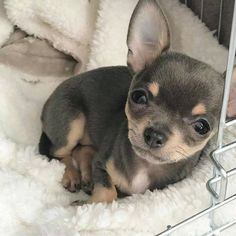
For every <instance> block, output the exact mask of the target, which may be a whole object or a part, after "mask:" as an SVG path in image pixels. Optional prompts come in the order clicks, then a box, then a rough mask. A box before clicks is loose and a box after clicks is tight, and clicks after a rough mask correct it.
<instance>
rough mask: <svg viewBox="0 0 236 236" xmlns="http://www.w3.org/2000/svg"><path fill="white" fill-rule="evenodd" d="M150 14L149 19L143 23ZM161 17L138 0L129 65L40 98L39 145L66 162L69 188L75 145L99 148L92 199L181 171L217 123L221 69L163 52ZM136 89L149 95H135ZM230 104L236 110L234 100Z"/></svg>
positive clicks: (161, 183)
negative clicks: (202, 125)
mask: <svg viewBox="0 0 236 236" xmlns="http://www.w3.org/2000/svg"><path fill="white" fill-rule="evenodd" d="M153 7H154V8H153ZM153 9H155V10H154V11H153ZM160 18H161V19H160ZM150 19H152V20H154V22H153V23H152V24H149V25H148V27H146V26H147V23H148V22H150ZM142 20H144V22H143V21H142ZM145 20H146V21H147V22H146V24H145ZM159 20H160V22H161V23H160V24H158V22H159ZM140 22H141V23H140ZM166 22H167V21H166V20H165V17H164V15H163V14H162V11H161V9H160V8H159V6H158V5H157V3H156V1H154V0H140V2H139V4H138V5H137V7H136V9H135V11H134V13H133V16H132V18H131V22H130V26H129V27H130V29H129V33H128V40H127V42H128V47H129V51H128V56H127V58H128V65H129V69H128V68H127V67H105V68H100V69H96V70H93V71H90V72H87V73H84V74H81V75H79V76H76V77H74V78H71V79H69V80H67V81H65V82H64V83H62V84H61V85H60V86H59V87H58V88H57V89H56V90H55V91H54V93H53V94H52V95H51V96H50V98H49V99H48V101H47V103H46V104H45V106H44V109H43V113H42V124H43V134H42V137H41V142H40V143H41V145H40V152H41V153H42V154H46V155H50V156H54V157H56V158H59V159H61V160H62V161H63V163H65V164H66V165H68V166H67V167H68V168H66V171H67V170H69V171H70V172H73V175H70V173H65V175H64V176H66V177H68V176H71V179H69V181H67V180H68V179H66V181H65V182H66V183H67V184H65V185H64V186H65V187H66V188H68V189H69V190H71V191H75V185H76V186H77V184H76V181H75V180H77V179H78V176H75V175H74V173H78V175H79V172H78V171H77V172H75V170H76V168H77V165H72V164H73V163H74V162H73V157H72V156H73V155H72V152H73V150H74V149H76V148H77V147H81V148H82V147H83V146H88V145H89V146H91V147H92V149H93V150H96V151H97V153H96V154H95V157H94V161H93V171H92V172H93V173H92V175H93V178H92V179H93V183H94V191H93V193H92V196H91V199H90V200H89V202H98V201H106V202H111V201H112V200H114V199H115V198H116V197H117V190H118V191H120V192H122V193H125V194H133V193H143V192H144V191H145V190H147V189H151V190H152V189H155V188H164V187H165V186H167V185H168V184H171V183H175V182H177V181H179V180H181V179H183V178H184V177H186V176H187V175H188V174H189V173H190V172H191V170H192V169H193V167H194V166H195V165H196V164H197V162H198V160H199V157H200V154H201V152H202V150H203V148H204V147H205V146H206V145H207V143H208V141H209V140H210V139H211V138H212V137H213V136H214V134H215V133H216V131H217V127H218V118H219V113H220V106H221V100H222V93H223V85H224V81H223V75H221V74H219V73H218V72H216V71H215V70H214V69H213V68H211V67H210V66H209V65H207V64H205V63H202V62H200V61H197V60H195V59H193V58H190V57H188V56H186V55H183V54H179V53H173V52H167V51H166V50H167V46H168V45H169V42H170V39H169V35H170V34H169V29H168V25H167V23H166ZM156 25H159V27H157V29H156V28H155V26H156ZM154 30H156V31H155V32H154ZM152 32H154V35H152ZM163 35H164V36H163ZM129 71H132V72H134V73H135V75H134V76H133V77H132V76H131V74H130V73H129ZM150 84H156V85H158V93H157V92H154V93H153V91H150ZM136 91H138V92H139V93H140V91H141V94H145V98H146V100H147V102H146V100H144V102H143V103H140V104H139V103H136V102H134V98H133V95H134V93H135V92H136ZM232 91H234V90H232ZM234 99H235V95H233V94H232V93H231V100H233V101H234ZM141 102H142V101H141ZM199 104H200V105H199ZM196 107H204V108H205V109H204V114H198V113H197V112H198V111H199V109H195V111H194V114H192V111H193V110H194V108H196ZM230 109H231V114H232V113H235V107H233V108H232V107H230V105H229V110H230ZM200 119H204V120H206V121H207V124H208V126H209V130H207V132H206V133H205V134H201V135H200V134H199V133H197V132H196V130H195V128H194V124H195V123H196V122H197V121H199V120H200ZM65 160H66V161H65ZM73 166H74V167H73ZM73 168H74V169H73ZM83 181H84V180H83V179H82V182H83ZM71 183H73V184H71ZM87 185H91V184H90V183H87ZM105 193H106V194H105Z"/></svg>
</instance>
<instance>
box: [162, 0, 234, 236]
mask: <svg viewBox="0 0 236 236" xmlns="http://www.w3.org/2000/svg"><path fill="white" fill-rule="evenodd" d="M185 4H187V0H185ZM203 8H204V1H203V0H201V16H200V17H201V19H202V17H203V11H204V9H203ZM222 8H223V0H221V2H220V14H219V22H218V39H219V35H220V30H221V20H222ZM235 53H236V3H235V4H234V13H233V22H232V28H231V36H230V47H229V55H228V63H227V71H226V78H225V86H224V97H223V102H222V109H221V115H220V122H219V129H218V138H217V149H216V150H214V151H213V152H212V153H211V155H210V157H211V160H212V162H213V166H214V167H213V177H212V178H211V179H209V180H208V182H207V183H206V188H207V189H208V190H209V192H210V194H211V196H212V205H211V207H209V208H207V209H205V210H204V211H202V212H200V213H198V214H196V215H194V216H192V217H190V218H188V219H186V220H184V221H182V222H180V223H179V224H177V225H175V226H173V227H171V226H168V227H167V229H166V230H165V231H164V232H162V233H160V234H158V236H167V235H168V236H170V235H171V233H173V232H175V231H176V230H178V229H180V228H181V227H183V226H185V225H186V224H189V223H191V222H193V221H195V220H197V219H199V218H200V217H202V216H204V215H207V214H209V219H210V220H211V227H212V230H211V232H208V233H206V234H205V236H213V235H218V234H219V233H220V232H223V231H224V230H226V229H228V228H229V227H232V226H233V225H236V220H232V221H231V222H227V223H226V224H225V225H222V226H220V227H217V226H216V225H215V224H214V211H215V210H216V209H218V208H220V207H222V206H224V205H226V204H228V203H230V202H231V201H236V193H235V194H234V195H233V196H231V197H229V198H228V199H225V198H226V192H227V185H228V179H229V178H230V177H232V176H233V175H236V167H235V168H232V169H231V170H228V171H226V170H225V168H224V167H223V166H222V165H221V163H220V159H221V156H222V155H223V154H224V153H225V152H227V151H229V150H231V149H233V148H236V140H235V141H233V142H232V143H228V144H223V137H224V131H225V129H226V128H228V127H230V126H232V125H236V119H235V120H231V121H228V122H227V121H226V113H227V105H228V100H229V92H230V85H231V77H232V72H233V66H234V59H235Z"/></svg>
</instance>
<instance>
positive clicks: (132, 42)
mask: <svg viewBox="0 0 236 236" xmlns="http://www.w3.org/2000/svg"><path fill="white" fill-rule="evenodd" d="M127 45H128V56H127V64H128V66H129V67H130V69H131V70H132V71H133V72H134V73H137V72H139V71H141V70H142V69H144V68H145V67H146V66H148V65H150V64H151V63H152V62H153V61H154V60H155V59H156V58H157V57H159V56H160V55H161V53H162V52H163V51H164V50H166V49H168V48H169V46H170V32H169V27H168V23H167V20H166V18H165V16H164V14H163V12H162V10H161V8H160V6H159V5H158V4H157V2H156V0H140V1H139V2H138V4H137V6H136V7H135V9H134V12H133V14H132V16H131V20H130V23H129V31H128V37H127Z"/></svg>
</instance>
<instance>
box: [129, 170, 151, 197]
mask: <svg viewBox="0 0 236 236" xmlns="http://www.w3.org/2000/svg"><path fill="white" fill-rule="evenodd" d="M149 185H150V177H149V175H148V171H147V169H146V168H142V169H139V170H137V172H136V173H135V175H134V176H133V178H132V179H131V181H130V192H131V193H144V192H145V191H146V190H147V189H148V188H149Z"/></svg>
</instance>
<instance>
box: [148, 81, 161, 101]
mask: <svg viewBox="0 0 236 236" xmlns="http://www.w3.org/2000/svg"><path fill="white" fill-rule="evenodd" d="M159 89H160V88H159V84H158V83H157V82H152V83H151V84H149V85H148V90H149V91H150V92H151V93H152V95H153V96H154V97H156V96H157V95H158V93H159Z"/></svg>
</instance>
